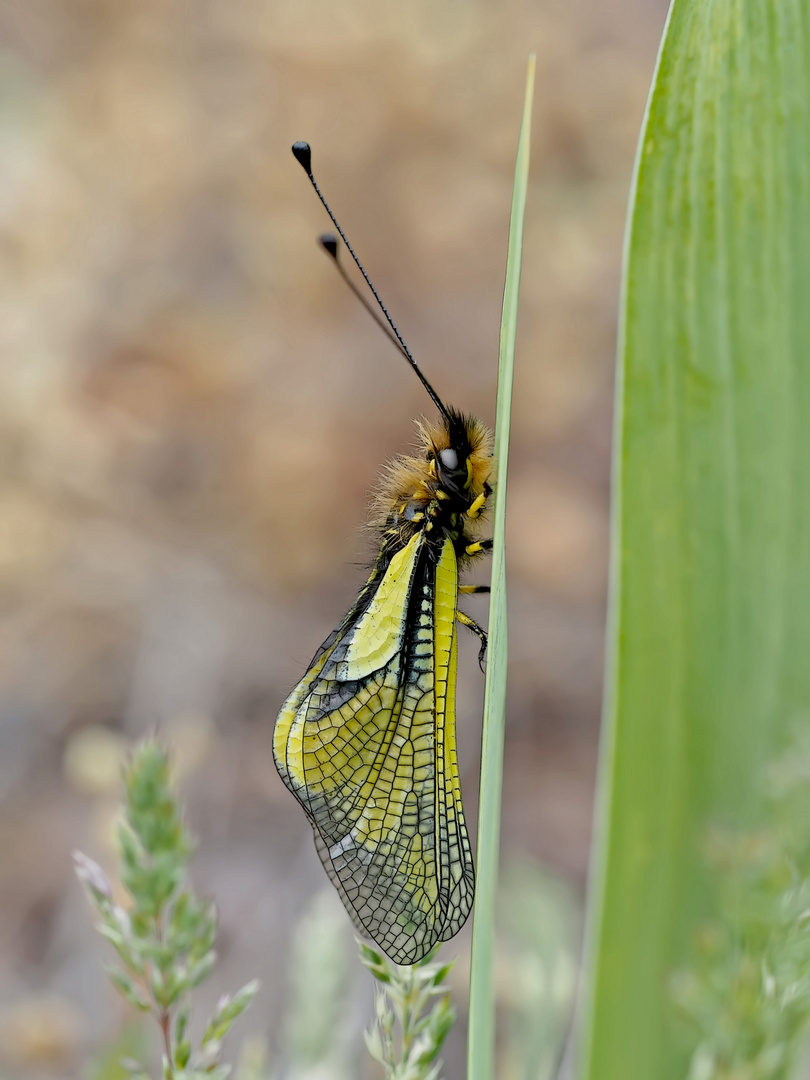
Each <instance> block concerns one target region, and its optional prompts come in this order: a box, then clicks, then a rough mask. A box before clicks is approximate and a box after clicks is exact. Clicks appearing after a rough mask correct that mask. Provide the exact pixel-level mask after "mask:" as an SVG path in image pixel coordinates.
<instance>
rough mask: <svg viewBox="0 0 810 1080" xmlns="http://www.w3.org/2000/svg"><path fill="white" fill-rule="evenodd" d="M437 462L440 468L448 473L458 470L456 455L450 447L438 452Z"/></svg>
mask: <svg viewBox="0 0 810 1080" xmlns="http://www.w3.org/2000/svg"><path fill="white" fill-rule="evenodd" d="M439 461H440V462H441V465H442V468H443V469H446V470H447V471H448V472H454V471H455V470H456V469H457V468H458V454H457V453H456V451H455V450H453V449H452V447H448V448H447V449H446V450H440V451H439Z"/></svg>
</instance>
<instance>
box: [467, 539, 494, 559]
mask: <svg viewBox="0 0 810 1080" xmlns="http://www.w3.org/2000/svg"><path fill="white" fill-rule="evenodd" d="M482 551H492V540H491V539H489V540H476V541H475V543H474V544H467V546H466V548H465V549H464V554H465V555H478V554H479V553H480V552H482Z"/></svg>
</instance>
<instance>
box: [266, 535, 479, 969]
mask: <svg viewBox="0 0 810 1080" xmlns="http://www.w3.org/2000/svg"><path fill="white" fill-rule="evenodd" d="M457 602H458V566H457V561H456V553H455V550H454V547H453V543H452V541H451V540H450V539H446V540H445V541H444V543H443V544H442V545H441V547H440V548H438V549H437V548H436V547H435V546H434V547H431V546H429V545H428V543H427V541H426V538H425V534H424V533H423V532H420V533H417V534H416V535H414V536H413V537H412V539H411V540H410V541H409V542H408V543H407V545H406V546H404V547H403V548H401V549H400V550H399V551H397V552H396V553H395V554H394V555H393V557H391V558H390V559H389V558H388V557H387V556H381V558H380V560H379V561H378V563H377V566H376V567H375V569H374V571H373V573H372V575H371V578H370V579H369V582H368V584H367V585H366V587H365V589H364V590H363V592H362V593H361V595H360V599H359V601H358V605H357V606H356V607H355V608H354V609H353V610H352V612H350V614H349V616H348V617H347V618H346V620H345V621H344V622H343V623H342V624H341V626H340V627H338V629H337V630H336V631H335V632H334V633H333V634H332V635H331V636H330V638H328V639H327V641H326V642H325V643H324V645H323V646H322V648H321V650H320V651H319V652H318V654H317V655H316V657H315V659H314V660H313V662H312V665H311V667H310V669H309V671H308V672H307V674H306V675H305V677H304V678H303V680H302V681H301V682H300V683H299V685H298V686H297V687H296V688H295V690H294V691H293V692H292V694H291V695H290V696H289V698H288V699H287V701H286V702H285V704H284V706H283V707H282V710H281V713H280V714H279V717H278V720H277V721H276V729H275V735H274V753H275V758H276V764H277V766H278V769H279V772H280V773H281V777H282V779H283V780H284V783H285V784H286V785H287V787H288V788H289V789H290V790H291V791H292V792H293V794H294V795H295V796H296V798H297V799H298V801H299V802H300V803H301V805H302V806H303V807H304V810H305V811H306V813H307V815H308V817H309V820H310V822H311V823H312V827H313V830H314V833H315V843H316V846H317V849H318V853H319V855H320V857H321V860H322V862H323V864H324V866H325V867H326V870H327V872H328V874H329V876H330V877H331V879H332V881H333V882H334V883H335V885H336V886H337V889H338V891H339V892H340V894H341V897H342V898H343V901H344V903H345V905H346V908H347V910H348V911H349V913H350V914H351V915H352V917H353V919H354V921H355V923H356V925H357V927H358V929H359V930H360V931H361V932H362V933H363V934H365V935H367V936H368V937H370V938H371V939H372V940H373V941H374V942H376V944H377V945H379V947H380V948H381V949H382V950H383V951H384V952H385V953H386V954H387V955H388V956H390V957H391V959H392V960H394V961H396V962H397V963H400V964H412V963H415V962H416V961H417V960H419V959H421V958H422V957H423V956H424V955H425V954H426V953H427V952H429V951H430V949H431V948H432V947H433V946H434V945H435V944H436V943H437V942H438V941H445V940H447V939H448V938H451V937H452V936H453V935H454V934H456V933H457V932H458V930H459V929H460V927H461V926H462V925H463V923H464V921H465V920H466V918H467V916H468V914H469V912H470V909H471V907H472V901H473V894H474V871H473V861H472V853H471V850H470V842H469V837H468V835H467V827H466V824H465V821H464V811H463V808H462V805H461V788H460V783H459V774H458V765H457V760H456V738H455V696H456V695H455V689H456V650H457V641H456V614H457Z"/></svg>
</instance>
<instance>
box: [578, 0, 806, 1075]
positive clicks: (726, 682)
mask: <svg viewBox="0 0 810 1080" xmlns="http://www.w3.org/2000/svg"><path fill="white" fill-rule="evenodd" d="M809 42H810V5H808V4H807V3H802V2H800V0H785V2H780V3H775V4H762V3H759V2H755V0H674V2H673V5H672V9H671V12H670V17H669V22H668V26H667V30H666V34H665V40H664V43H663V46H662V51H661V54H660V57H659V63H658V66H657V70H656V76H655V81H654V84H653V90H652V94H651V98H650V102H649V105H648V111H647V116H646V121H645V127H644V130H643V132H642V138H641V142H640V146H639V152H638V159H637V164H636V175H635V181H634V194H633V200H632V204H631V211H630V213H631V220H630V224H629V232H628V241H627V248H626V257H625V276H624V296H623V312H622V321H623V326H622V337H621V343H620V349H619V365H620V371H619V382H618V391H617V418H616V425H617V427H616V431H617V438H616V448H615V459H614V461H615V464H614V498H615V504H614V528H613V554H612V571H611V574H612V581H611V590H612V601H611V603H612V612H611V617H610V625H609V635H610V647H609V648H610V655H609V664H608V684H609V685H608V692H607V695H606V709H605V732H604V743H603V754H602V761H601V769H602V776H601V788H602V792H601V803H600V811H599V813H600V818H599V821H598V824H599V828H600V830H601V835H600V837H599V842H598V848H597V853H596V863H595V872H594V875H593V890H592V891H593V901H594V903H593V910H592V914H591V927H590V939H591V949H590V972H589V991H588V998H587V1001H586V1003H585V1007H584V1016H583V1031H582V1037H583V1053H582V1060H581V1070H580V1076H581V1077H582V1078H583V1080H596V1078H597V1077H598V1078H599V1080H619V1078H621V1080H626V1078H627V1077H628V1076H638V1077H655V1078H656V1080H669V1078H673V1080H674V1078H675V1077H683V1076H685V1075H686V1074H687V1071H688V1048H686V1047H685V1046H682V1045H680V1046H679V1044H678V1042H677V1041H676V1032H675V1030H674V1025H673V1024H672V1023H671V1015H670V1014H671V1005H670V1001H669V997H668V983H669V979H670V977H671V975H672V972H673V970H674V969H675V968H676V967H677V966H678V964H680V963H681V962H682V961H683V959H684V956H685V953H686V952H687V951H688V950H689V947H690V942H691V941H692V940H693V939H694V934H695V929H696V927H697V926H698V925H699V923H700V922H701V920H702V919H703V918H704V917H705V916H706V915H707V914H708V913H709V903H708V896H709V891H708V887H707V886H708V883H707V871H706V870H705V868H704V865H703V863H702V861H701V858H700V854H699V847H700V841H701V838H702V836H703V835H704V831H705V829H706V826H707V825H708V824H709V823H710V822H711V821H714V820H720V821H727V822H731V823H732V824H735V823H736V824H740V825H745V824H747V823H756V822H757V820H758V815H759V814H760V812H761V807H760V800H759V797H758V795H757V791H758V783H757V780H758V775H759V773H760V770H761V764H762V762H763V761H764V760H765V759H767V758H768V757H770V756H771V755H772V754H773V753H774V752H775V750H776V749H778V747H779V746H780V745H781V743H782V742H783V740H784V738H785V736H786V733H787V730H788V728H790V727H791V726H792V725H794V724H796V723H799V724H800V725H804V726H805V728H807V727H808V726H810V720H809V719H808V717H810V664H809V663H808V661H807V643H808V641H810V509H808V508H810V362H809V361H810V303H808V288H809V287H810V55H809V54H808V43H809ZM712 1075H714V1074H712ZM751 1075H753V1073H752V1074H751ZM757 1075H759V1074H757ZM768 1075H773V1076H776V1075H780V1076H781V1075H782V1071H781V1070H779V1071H778V1073H777V1072H773V1073H772V1074H771V1073H769V1074H768Z"/></svg>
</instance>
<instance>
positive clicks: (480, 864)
mask: <svg viewBox="0 0 810 1080" xmlns="http://www.w3.org/2000/svg"><path fill="white" fill-rule="evenodd" d="M534 67H535V58H534V55H532V56H531V57H530V58H529V69H528V74H527V76H526V97H525V102H524V106H523V122H522V124H521V128H520V139H519V142H518V153H517V163H516V165H515V186H514V193H513V196H512V217H511V221H510V225H509V248H508V252H507V257H506V284H505V286H504V297H503V315H502V318H501V344H500V357H499V366H498V402H497V411H496V418H495V461H496V466H495V468H496V476H495V509H494V513H493V524H492V535H493V539H494V541H495V544H494V548H493V553H492V595H491V597H490V608H489V650H488V662H487V678H486V688H485V691H484V726H483V735H482V746H481V789H480V796H479V804H478V853H477V866H476V869H477V883H476V896H475V911H474V914H473V938H472V969H471V974H470V1019H469V1039H468V1054H467V1075H468V1077H469V1078H470V1080H489V1078H490V1077H492V1076H494V1054H495V985H494V971H493V967H494V965H493V953H494V940H493V924H494V918H495V889H496V885H497V881H498V848H499V841H500V823H501V785H502V776H503V739H504V723H505V714H506V665H507V640H506V571H505V550H504V533H505V518H506V469H507V462H508V453H509V424H510V414H511V408H512V373H513V370H514V357H515V336H516V333H517V310H518V292H519V289H520V263H521V254H522V251H523V215H524V210H525V207H526V188H527V186H528V177H529V136H530V131H531V115H532V97H533V93H534Z"/></svg>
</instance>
